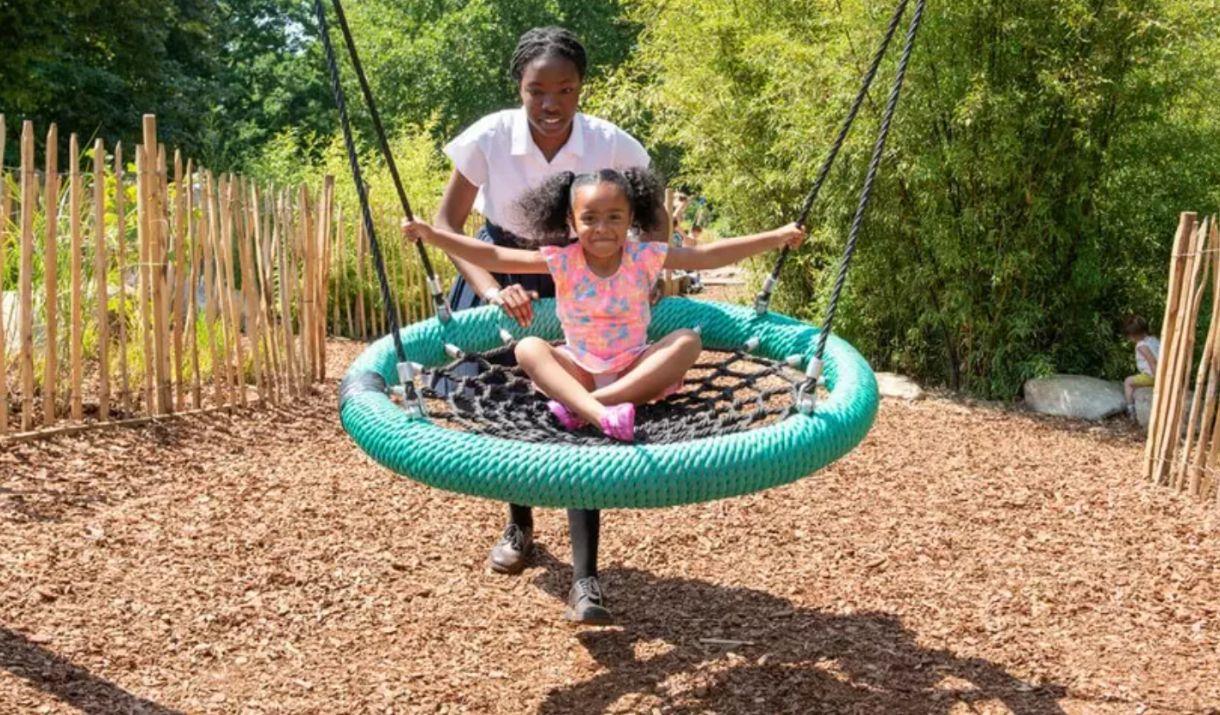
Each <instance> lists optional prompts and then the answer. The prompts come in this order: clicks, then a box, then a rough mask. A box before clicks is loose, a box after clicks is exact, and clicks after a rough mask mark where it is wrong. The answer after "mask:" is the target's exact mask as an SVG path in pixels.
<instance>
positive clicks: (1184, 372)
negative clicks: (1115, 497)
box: [1144, 213, 1220, 506]
mask: <svg viewBox="0 0 1220 715" xmlns="http://www.w3.org/2000/svg"><path fill="white" fill-rule="evenodd" d="M1209 289H1210V296H1209V295H1208V293H1209ZM1205 306H1207V309H1206V310H1204V307H1205ZM1204 328H1205V329H1206V332H1204ZM1200 337H1202V338H1203V342H1202V345H1201V346H1200V345H1199V344H1198V343H1199V338H1200ZM1192 375H1193V380H1192ZM1218 389H1220V224H1217V219H1216V217H1215V216H1212V217H1208V218H1204V219H1202V220H1199V217H1198V216H1197V215H1196V214H1194V213H1184V214H1182V215H1181V218H1180V220H1179V222H1178V230H1177V234H1176V235H1175V237H1174V242H1173V255H1172V257H1171V259H1170V263H1169V288H1168V297H1167V299H1166V301H1165V316H1164V320H1163V322H1162V323H1161V356H1160V360H1158V361H1157V370H1156V381H1155V387H1154V390H1153V399H1152V413H1151V417H1150V420H1149V425H1148V440H1147V443H1146V445H1145V449H1144V475H1145V477H1147V478H1148V479H1149V480H1151V481H1152V482H1154V483H1156V484H1160V485H1164V486H1168V487H1170V488H1172V489H1176V490H1179V491H1188V492H1190V494H1192V495H1194V496H1196V497H1200V498H1204V499H1214V500H1215V501H1216V503H1217V505H1218V506H1220V419H1218V418H1220V411H1218V410H1217V406H1218V405H1217V400H1216V395H1217V391H1218Z"/></svg>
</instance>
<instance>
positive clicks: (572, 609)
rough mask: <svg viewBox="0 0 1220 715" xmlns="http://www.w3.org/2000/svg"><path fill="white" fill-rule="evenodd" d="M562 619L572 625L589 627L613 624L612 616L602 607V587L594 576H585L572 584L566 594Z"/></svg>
mask: <svg viewBox="0 0 1220 715" xmlns="http://www.w3.org/2000/svg"><path fill="white" fill-rule="evenodd" d="M563 617H564V618H566V619H568V620H569V621H572V622H573V623H584V624H588V625H591V626H608V625H610V624H611V623H614V616H612V615H610V611H608V610H606V607H605V606H604V605H602V587H601V584H599V583H598V582H597V577H596V576H587V577H585V578H582V579H581V580H579V581H577V582H576V583H574V584H572V591H571V593H569V594H568V607H567V609H565V610H564V612H563Z"/></svg>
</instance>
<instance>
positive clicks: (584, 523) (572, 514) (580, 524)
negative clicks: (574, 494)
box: [568, 509, 601, 581]
mask: <svg viewBox="0 0 1220 715" xmlns="http://www.w3.org/2000/svg"><path fill="white" fill-rule="evenodd" d="M568 530H569V531H570V532H571V535H572V580H573V581H579V580H581V579H582V578H588V577H589V576H596V575H597V542H598V539H599V537H600V536H601V512H600V511H598V510H596V509H568Z"/></svg>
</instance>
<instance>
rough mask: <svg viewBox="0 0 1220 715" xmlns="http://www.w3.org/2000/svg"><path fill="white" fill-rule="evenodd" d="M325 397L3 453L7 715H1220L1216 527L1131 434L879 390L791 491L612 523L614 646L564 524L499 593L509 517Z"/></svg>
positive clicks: (2, 646)
mask: <svg viewBox="0 0 1220 715" xmlns="http://www.w3.org/2000/svg"><path fill="white" fill-rule="evenodd" d="M358 351H359V346H356V345H353V344H350V343H334V344H332V345H331V346H330V358H331V360H332V364H331V374H341V372H342V370H343V368H344V367H345V366H346V365H347V364H348V363H349V362H350V361H351V359H352V358H353V356H354V355H355V354H356V353H357V352H358ZM333 387H334V386H333V385H331V386H330V387H329V388H328V389H326V390H320V391H319V392H318V393H317V394H316V395H314V396H313V397H311V398H309V399H306V400H304V401H302V402H301V403H300V404H299V405H296V406H295V407H294V408H292V409H289V410H278V411H268V410H261V411H260V410H251V411H248V412H244V413H238V414H235V415H232V416H228V415H223V414H222V415H213V416H203V417H199V418H192V419H187V420H183V421H179V422H171V423H166V424H162V425H157V426H152V427H147V428H142V429H123V430H113V431H106V432H93V433H90V434H86V435H83V436H77V437H62V438H57V439H55V440H53V441H48V442H41V443H33V444H20V445H4V446H2V447H0V713H44V712H47V713H50V712H54V713H60V712H88V713H173V712H192V713H194V712H200V713H354V712H370V713H390V712H435V713H444V712H470V713H522V712H524V713H569V712H591V713H597V712H615V713H619V712H621V713H641V712H642V713H656V712H662V713H668V712H675V713H704V712H715V713H810V712H834V713H908V712H909V713H1003V712H1015V713H1060V712H1063V713H1161V712H1164V713H1179V712H1181V713H1202V712H1212V713H1216V712H1220V571H1218V570H1217V563H1218V562H1220V539H1218V538H1217V536H1218V532H1220V524H1218V518H1217V510H1216V508H1215V506H1214V505H1206V504H1200V503H1196V502H1194V501H1192V500H1191V499H1189V498H1187V497H1183V496H1178V495H1175V494H1173V493H1170V492H1169V491H1167V490H1165V489H1160V488H1155V487H1151V486H1149V485H1146V484H1144V483H1142V482H1141V481H1140V479H1139V476H1138V474H1139V463H1140V458H1141V454H1142V452H1141V442H1140V439H1139V437H1138V435H1137V434H1136V433H1135V432H1134V431H1132V430H1130V429H1128V428H1127V427H1126V426H1125V425H1123V424H1119V423H1109V424H1106V425H1102V426H1089V425H1083V424H1081V423H1073V422H1068V421H1062V420H1048V419H1039V418H1035V417H1032V416H1029V415H1026V414H1023V413H1019V412H1015V411H1009V410H1004V409H996V408H994V407H986V406H970V405H967V404H964V403H961V402H955V401H951V400H947V399H939V398H935V397H934V398H932V399H928V400H926V401H923V402H918V403H901V402H890V401H887V402H885V403H884V404H883V406H882V409H881V413H880V416H879V418H878V421H877V424H876V427H875V428H874V429H873V431H872V433H871V435H870V436H869V437H868V439H867V440H866V441H865V442H864V444H863V445H861V446H860V448H859V449H857V450H856V451H855V452H854V453H852V454H851V455H850V456H849V457H847V458H845V459H844V460H842V461H840V462H839V463H837V464H835V465H834V466H832V467H830V468H828V469H826V470H824V471H822V472H821V473H819V474H816V475H813V476H811V477H809V478H807V479H804V480H802V481H800V482H798V483H795V484H792V485H790V486H787V487H783V488H780V489H774V490H771V491H768V492H765V493H761V494H756V495H752V496H748V497H744V498H739V499H732V500H728V501H722V502H716V503H710V504H701V505H696V506H689V507H683V508H676V509H669V510H664V511H614V512H609V513H607V514H605V515H604V517H603V536H602V544H601V553H602V556H601V558H602V578H603V584H604V586H605V588H606V590H607V594H608V597H609V602H610V605H611V606H612V608H613V610H614V612H615V614H616V616H617V618H618V620H619V625H618V626H616V627H612V628H606V629H595V628H573V627H571V626H569V625H567V624H565V623H564V622H563V621H562V620H561V618H560V615H561V612H562V606H563V598H564V596H565V595H566V592H567V588H568V585H569V575H570V570H569V567H568V565H567V562H568V553H569V552H568V549H569V545H568V540H567V534H566V521H565V519H564V517H563V515H562V513H561V512H558V511H554V510H546V511H540V512H539V514H538V515H537V532H538V533H537V536H538V539H539V541H540V543H541V547H540V549H539V553H538V558H537V559H536V561H535V565H534V566H532V567H531V568H529V569H528V570H527V571H526V572H525V573H524V574H522V575H521V576H517V577H504V576H497V575H492V574H490V573H488V572H487V571H486V570H485V568H484V559H485V557H486V553H487V549H488V547H489V546H490V544H491V543H492V541H493V540H494V539H495V537H496V536H497V535H498V532H499V529H500V528H501V526H502V524H503V518H504V511H505V510H504V508H503V507H502V506H501V505H497V504H493V503H490V502H486V501H481V500H477V499H472V498H466V497H461V496H455V495H452V494H447V493H442V492H439V491H436V490H433V489H429V488H426V487H423V486H420V485H418V484H415V483H413V482H410V481H408V480H406V479H403V478H401V477H398V476H396V475H394V474H391V473H389V472H387V471H386V470H384V469H381V468H379V467H377V466H376V465H374V464H372V463H371V462H370V461H369V460H368V459H366V458H365V457H364V456H363V455H362V454H361V453H360V452H359V451H358V450H357V449H356V448H355V447H354V446H353V445H352V443H351V442H350V441H349V440H348V439H347V437H346V436H345V435H344V433H343V431H342V430H341V429H340V427H339V423H338V419H337V415H336V404H335V403H336V399H335V391H334V389H333Z"/></svg>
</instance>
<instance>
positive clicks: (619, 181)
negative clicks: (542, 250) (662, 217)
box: [517, 167, 665, 245]
mask: <svg viewBox="0 0 1220 715" xmlns="http://www.w3.org/2000/svg"><path fill="white" fill-rule="evenodd" d="M602 183H608V184H614V185H615V186H617V187H619V189H621V190H622V192H623V195H625V196H626V197H627V204H628V205H629V206H630V207H631V225H632V226H634V227H636V228H638V229H640V230H641V231H643V232H645V233H648V232H651V231H655V230H656V229H657V228H658V226H659V224H658V222H657V214H658V213H659V209H660V207H661V205H662V204H663V203H664V200H665V199H664V197H663V192H662V189H661V186H662V182H661V179H660V177H658V176H657V174H656V173H655V172H653V171H651V170H649V169H647V168H645V167H635V168H631V169H625V170H623V171H618V170H617V169H601V170H599V171H594V172H590V173H587V174H574V173H572V172H570V171H562V172H560V173H558V174H555V175H554V176H552V177H550V178H549V179H547V180H546V181H545V182H543V184H542V185H541V186H539V187H538V188H536V189H534V190H532V191H529V192H527V193H526V194H525V195H524V196H522V197H521V199H520V200H519V201H518V202H517V210H518V212H519V215H520V216H521V219H522V220H523V221H524V223H525V225H526V226H527V227H528V228H529V231H530V236H529V237H528V240H529V241H530V242H531V243H533V244H536V245H563V244H566V243H567V242H568V237H569V235H570V228H569V227H568V217H569V216H570V215H571V213H572V200H573V199H574V198H575V196H576V190H577V189H579V188H581V187H582V186H592V185H595V184H602Z"/></svg>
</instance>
